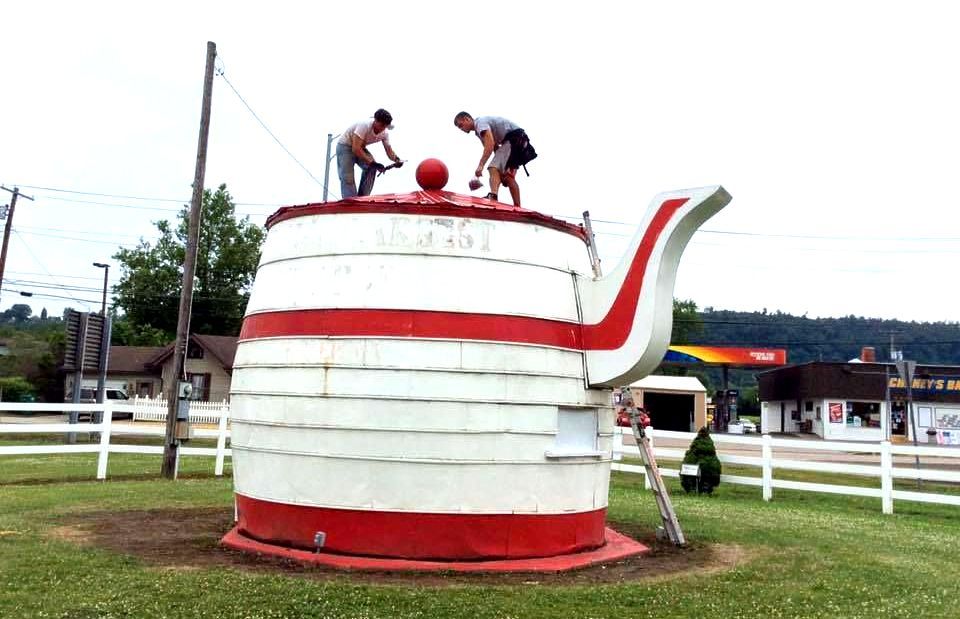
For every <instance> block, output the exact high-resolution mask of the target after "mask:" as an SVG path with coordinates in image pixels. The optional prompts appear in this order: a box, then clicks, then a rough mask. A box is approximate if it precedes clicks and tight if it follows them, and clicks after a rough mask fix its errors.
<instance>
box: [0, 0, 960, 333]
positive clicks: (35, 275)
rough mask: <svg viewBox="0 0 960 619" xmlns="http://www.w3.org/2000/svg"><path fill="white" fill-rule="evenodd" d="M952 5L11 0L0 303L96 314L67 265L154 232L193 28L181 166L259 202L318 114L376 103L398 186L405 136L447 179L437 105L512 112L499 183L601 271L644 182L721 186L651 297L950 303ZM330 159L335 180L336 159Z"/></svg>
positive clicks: (280, 201) (314, 156)
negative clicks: (202, 132) (584, 221)
mask: <svg viewBox="0 0 960 619" xmlns="http://www.w3.org/2000/svg"><path fill="white" fill-rule="evenodd" d="M958 11H960V9H957V8H954V7H953V5H952V3H948V2H931V1H924V0H911V1H910V2H906V1H903V2H884V1H876V0H875V1H870V2H861V1H855V0H847V1H844V2H837V1H832V2H826V1H817V0H807V1H804V2H786V1H784V2H769V1H755V2H754V1H724V2H717V1H713V2H709V1H704V2H699V1H676V2H665V3H645V2H635V3H625V2H607V1H605V0H594V1H592V2H589V3H584V2H554V3H550V4H543V3H540V2H537V3H533V2H516V3H513V4H507V5H504V4H499V5H496V7H492V6H491V5H482V4H476V3H471V4H467V3H463V2H454V1H451V0H447V1H441V2H417V1H413V0H410V1H407V2H402V3H400V2H380V1H366V2H363V3H312V4H310V5H309V6H302V5H301V3H292V2H283V1H275V2H271V3H267V4H265V3H262V2H258V3H249V2H203V3H198V2H177V1H171V2H166V3H163V5H162V7H161V6H160V5H156V6H152V7H150V8H149V9H148V8H144V7H142V6H141V4H140V3H131V2H123V3H120V2H117V3H110V2H94V3H77V2H44V3H16V4H10V3H8V4H7V5H5V6H4V8H3V9H2V11H0V17H2V23H3V29H2V36H0V75H2V76H3V79H2V81H0V183H2V184H3V185H4V186H6V187H8V188H11V189H12V188H13V187H14V186H19V187H20V188H21V190H22V191H23V193H24V194H26V195H28V196H32V197H33V198H34V201H32V202H30V201H27V200H25V199H23V198H21V199H20V201H19V202H18V204H17V208H16V214H15V219H14V226H13V233H12V235H11V239H10V246H9V251H8V260H7V269H6V274H5V277H4V281H3V292H2V294H0V307H2V308H6V307H9V306H10V305H11V304H13V303H19V302H26V303H29V304H30V305H31V306H32V307H33V309H34V311H35V312H36V313H39V312H40V309H41V308H42V307H46V308H47V309H48V311H49V312H50V313H51V314H59V313H60V312H61V311H62V309H63V308H64V307H67V306H71V307H75V308H77V309H80V310H83V311H85V310H93V311H96V310H98V309H99V300H100V293H99V290H100V289H101V288H102V280H103V272H102V271H101V270H100V269H98V268H95V267H93V266H92V263H93V262H107V263H110V264H112V265H113V268H112V269H111V270H110V279H111V283H115V282H116V281H117V280H118V279H119V276H120V269H119V268H118V265H117V263H116V261H114V260H113V259H112V255H113V254H114V253H115V252H116V251H117V248H118V247H119V246H124V247H131V246H134V245H135V244H136V243H137V242H138V240H139V239H141V238H143V239H146V240H148V241H149V240H153V239H154V238H156V236H157V233H156V228H155V226H154V225H153V222H154V221H157V220H158V219H163V218H173V217H174V216H175V214H176V211H177V210H178V208H179V207H180V206H181V205H183V204H187V203H188V202H189V199H190V192H191V189H190V186H191V183H192V181H193V176H194V165H195V159H196V149H197V136H198V132H199V123H200V107H201V97H202V81H203V72H204V61H205V54H206V43H207V41H214V42H215V43H216V44H217V51H218V61H217V67H218V68H219V69H220V70H222V72H223V75H222V76H217V77H216V78H215V80H214V91H213V105H212V120H211V127H210V137H209V149H208V159H207V170H206V186H207V187H210V188H212V187H216V186H218V185H219V184H221V183H226V185H227V187H228V189H229V191H230V192H231V194H232V195H233V197H234V199H235V201H236V202H237V203H238V209H237V210H238V213H240V214H241V215H249V216H250V218H251V221H253V222H256V223H258V224H260V223H263V222H264V220H265V219H266V217H267V216H268V215H269V214H270V213H272V212H273V211H275V210H276V209H277V208H278V207H279V206H281V205H288V204H304V203H308V202H319V201H321V199H322V193H323V189H322V180H323V173H324V160H325V156H326V144H327V135H328V134H333V135H336V134H339V133H340V132H342V131H343V130H345V129H346V128H347V127H348V126H349V125H350V124H351V123H353V122H355V121H358V120H361V119H364V118H367V117H369V116H371V115H372V114H373V111H374V110H376V109H377V108H379V107H385V108H387V109H388V110H390V112H391V113H392V114H393V116H394V123H395V129H394V130H393V131H392V132H391V143H392V145H393V147H394V149H395V150H396V152H397V154H398V155H399V156H400V157H402V158H404V159H406V160H409V161H410V162H411V163H413V164H414V165H408V166H406V167H404V168H402V169H400V170H394V171H391V172H389V173H388V174H387V175H385V176H384V177H382V178H381V179H380V180H378V181H377V185H376V187H375V189H374V192H375V193H391V192H408V191H412V190H415V189H416V188H417V186H416V182H415V180H414V171H415V164H416V163H417V162H419V161H421V160H422V159H425V158H428V157H438V158H440V159H442V160H443V161H445V162H446V164H447V166H448V167H449V169H450V177H451V178H450V182H449V184H448V185H447V189H448V190H453V191H458V192H462V193H464V194H468V193H470V192H469V189H468V188H467V182H468V181H469V180H470V178H471V177H472V171H473V170H474V168H475V166H476V162H477V160H478V159H479V155H480V143H479V141H478V140H477V139H476V138H475V137H474V136H468V135H466V134H463V133H461V132H460V131H459V130H457V129H456V128H455V127H454V126H453V116H454V114H455V113H456V112H458V111H460V110H466V111H468V112H471V113H472V114H474V115H475V116H477V115H499V116H505V117H507V118H509V119H511V120H513V121H514V122H516V123H517V124H519V125H520V126H522V127H523V128H524V129H525V130H526V131H527V133H528V134H529V135H530V138H531V141H532V143H533V144H534V146H535V147H536V149H537V151H538V153H539V154H540V156H539V158H538V159H537V160H536V161H534V162H533V163H532V164H531V165H530V166H529V169H530V173H531V175H532V176H530V177H529V178H527V177H525V176H523V175H522V174H521V177H520V184H521V190H522V194H523V205H524V207H526V208H529V209H532V210H536V211H540V212H543V213H546V214H548V215H552V216H555V217H563V218H568V219H570V220H572V221H579V216H580V213H582V212H583V211H584V210H589V211H590V214H591V217H592V219H593V221H594V226H595V229H596V232H597V245H598V249H599V253H600V257H601V259H602V261H603V265H604V269H605V270H607V271H609V270H611V269H612V267H613V265H614V264H615V263H616V262H617V261H619V259H620V258H621V255H622V252H623V250H624V249H625V247H626V245H627V243H628V242H629V240H630V237H631V236H632V234H633V233H634V231H635V230H634V226H635V224H636V223H637V222H638V221H639V220H640V218H641V217H642V215H643V213H644V212H645V210H646V208H647V206H648V205H649V203H650V201H651V200H652V199H653V198H654V196H655V195H656V194H658V193H660V192H665V191H671V190H675V189H682V188H688V187H699V186H705V185H716V184H719V185H723V186H724V187H725V188H726V189H727V190H728V191H729V192H730V193H731V194H732V196H733V201H732V202H731V203H730V204H729V205H728V206H727V207H726V209H724V210H723V211H722V212H721V213H719V214H718V215H716V216H715V217H714V218H713V219H711V220H710V221H708V222H707V223H706V224H705V225H704V226H703V227H702V229H701V230H700V231H699V232H697V234H696V235H695V236H694V238H693V240H692V241H691V243H690V245H689V246H688V248H687V250H686V253H685V254H684V257H683V259H682V262H681V265H680V269H679V272H678V276H677V284H676V291H675V293H676V297H678V298H682V299H692V300H693V301H695V302H696V303H697V305H698V306H699V307H700V308H701V309H703V308H710V307H712V308H714V309H730V310H743V311H754V310H756V311H761V310H763V309H766V310H768V311H770V312H773V311H777V310H780V311H783V312H788V313H791V314H795V315H807V316H809V317H827V316H846V315H851V314H852V315H857V316H867V317H879V318H889V319H902V320H916V321H951V322H955V321H957V320H958V319H960V316H958V314H960V311H958V310H957V307H958V303H957V300H958V298H960V295H958V293H957V292H956V289H955V288H954V286H953V283H954V282H955V265H956V264H957V258H958V253H960V242H958V241H960V223H958V221H960V220H958V217H957V215H956V210H957V205H956V202H957V197H956V193H955V191H954V180H955V178H956V176H957V172H958V170H960V148H958V144H960V122H958V120H957V119H958V112H957V110H960V81H958V80H957V78H956V59H957V58H960V38H958V37H957V36H956V24H957V23H958V21H957V13H958ZM227 80H229V84H232V86H233V88H234V89H235V90H236V92H234V90H233V89H231V87H230V86H229V85H228V83H227ZM237 93H239V96H238V94H237ZM241 97H242V99H241ZM243 101H246V104H248V105H249V108H250V109H252V110H253V112H254V113H255V114H256V116H257V117H259V119H260V120H261V121H262V122H263V123H264V124H265V125H266V126H267V127H269V129H270V131H271V132H272V133H273V134H274V135H275V136H276V138H277V140H278V141H279V143H280V144H282V145H283V147H285V148H286V149H287V150H288V151H289V152H290V153H292V156H291V155H290V154H288V153H286V152H284V150H283V149H282V148H281V147H280V146H279V145H278V142H277V141H275V140H274V139H273V138H272V137H271V136H270V134H268V133H267V132H266V131H265V130H264V128H263V127H262V126H261V124H260V123H259V122H258V121H257V118H255V117H254V115H253V114H252V113H251V111H250V109H248V108H247V107H246V106H245V105H244V102H243ZM373 153H374V155H375V156H377V157H378V158H379V159H380V160H381V161H386V157H385V155H383V153H382V150H381V149H379V147H378V146H375V147H373ZM298 162H299V163H298ZM304 168H306V170H307V171H309V173H308V172H307V171H305V169H304ZM311 174H312V176H311ZM330 181H331V182H330V191H331V194H330V196H331V199H334V198H336V197H338V196H339V183H338V181H337V175H336V168H335V165H334V166H333V168H332V169H331V179H330ZM0 193H3V194H4V195H3V196H0V205H2V204H5V203H7V202H8V199H9V195H10V194H8V193H7V192H0ZM475 193H476V194H477V195H479V194H480V193H482V192H475ZM507 194H508V192H507V191H506V190H505V189H503V190H501V196H502V199H504V200H506V199H508V198H507ZM112 196H115V197H112ZM18 291H30V292H33V293H34V297H33V298H30V299H25V298H23V297H21V296H19V295H18V294H17V292H18ZM41 294H43V295H47V296H46V297H41V296H40V295H41ZM55 297H67V298H66V299H62V298H55Z"/></svg>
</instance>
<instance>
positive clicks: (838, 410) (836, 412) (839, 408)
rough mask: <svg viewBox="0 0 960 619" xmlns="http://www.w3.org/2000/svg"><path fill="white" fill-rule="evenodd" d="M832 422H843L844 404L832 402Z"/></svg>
mask: <svg viewBox="0 0 960 619" xmlns="http://www.w3.org/2000/svg"><path fill="white" fill-rule="evenodd" d="M829 406H830V423H843V404H842V403H841V402H830V404H829Z"/></svg>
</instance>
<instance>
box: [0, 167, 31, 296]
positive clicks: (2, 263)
mask: <svg viewBox="0 0 960 619" xmlns="http://www.w3.org/2000/svg"><path fill="white" fill-rule="evenodd" d="M0 189H3V190H4V191H9V192H10V193H12V194H13V197H12V198H10V206H9V208H7V224H6V225H5V226H4V227H3V249H0V285H2V284H3V273H4V270H5V269H6V268H7V246H8V245H9V244H10V231H11V230H12V229H13V211H14V209H15V208H16V207H17V198H18V197H19V196H23V194H22V193H20V188H19V187H14V188H13V189H7V188H6V187H4V186H3V185H0ZM23 197H24V198H26V199H27V200H31V201H32V200H33V198H31V197H30V196H23ZM0 296H2V295H0Z"/></svg>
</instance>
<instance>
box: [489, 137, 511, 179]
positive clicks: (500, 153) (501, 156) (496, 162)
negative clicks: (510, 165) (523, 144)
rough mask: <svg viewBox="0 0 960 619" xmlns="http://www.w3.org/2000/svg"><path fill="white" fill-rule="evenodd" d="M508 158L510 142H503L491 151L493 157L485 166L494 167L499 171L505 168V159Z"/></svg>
mask: <svg viewBox="0 0 960 619" xmlns="http://www.w3.org/2000/svg"><path fill="white" fill-rule="evenodd" d="M509 160H510V142H504V143H503V144H501V145H500V146H498V147H497V150H495V151H494V153H493V159H491V160H490V163H489V164H487V168H496V169H498V170H500V171H501V172H505V171H506V169H507V161H509Z"/></svg>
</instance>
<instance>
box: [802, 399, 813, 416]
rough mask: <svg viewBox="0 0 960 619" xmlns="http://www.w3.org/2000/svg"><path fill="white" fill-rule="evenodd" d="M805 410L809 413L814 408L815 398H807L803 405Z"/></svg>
mask: <svg viewBox="0 0 960 619" xmlns="http://www.w3.org/2000/svg"><path fill="white" fill-rule="evenodd" d="M803 410H805V411H807V412H808V413H809V412H810V411H812V410H813V400H807V401H806V402H805V403H804V405H803Z"/></svg>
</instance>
